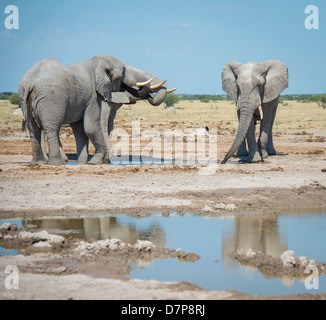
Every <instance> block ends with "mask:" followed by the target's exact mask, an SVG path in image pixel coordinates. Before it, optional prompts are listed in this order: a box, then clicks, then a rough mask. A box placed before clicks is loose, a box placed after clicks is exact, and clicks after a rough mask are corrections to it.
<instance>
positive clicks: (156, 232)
mask: <svg viewBox="0 0 326 320" xmlns="http://www.w3.org/2000/svg"><path fill="white" fill-rule="evenodd" d="M26 224H34V225H36V226H37V227H38V228H40V229H52V230H53V231H55V230H60V231H62V230H72V231H73V232H74V231H75V232H76V231H80V230H82V231H83V237H85V238H86V239H90V238H93V239H94V240H105V239H112V238H116V239H120V240H121V241H123V242H126V243H131V244H134V243H136V242H137V240H149V241H151V242H152V243H153V244H154V245H156V246H164V245H165V242H166V240H165V234H164V231H163V230H162V228H161V227H160V225H158V224H151V225H149V226H148V227H147V228H142V229H139V228H137V227H136V225H135V224H134V223H132V222H127V223H123V222H120V221H119V219H118V218H117V217H107V216H105V217H85V218H78V219H70V218H68V219H67V218H61V219H42V220H39V219H35V220H27V221H26Z"/></svg>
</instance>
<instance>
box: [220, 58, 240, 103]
mask: <svg viewBox="0 0 326 320" xmlns="http://www.w3.org/2000/svg"><path fill="white" fill-rule="evenodd" d="M241 65H242V64H241V63H238V62H233V61H232V62H229V63H227V64H226V65H225V67H224V69H223V71H222V88H223V90H224V91H225V92H226V93H227V94H228V95H229V96H230V97H231V99H232V100H233V101H235V102H237V100H238V87H237V84H236V80H237V78H238V75H237V69H238V68H239V67H240V66H241Z"/></svg>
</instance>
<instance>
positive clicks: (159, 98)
mask: <svg viewBox="0 0 326 320" xmlns="http://www.w3.org/2000/svg"><path fill="white" fill-rule="evenodd" d="M155 92H156V95H155V97H152V96H151V95H149V96H148V101H149V103H150V104H151V105H152V106H155V107H156V106H159V105H160V104H161V103H162V102H163V101H164V99H165V97H166V95H167V89H166V87H165V86H162V87H160V88H158V89H157V91H155Z"/></svg>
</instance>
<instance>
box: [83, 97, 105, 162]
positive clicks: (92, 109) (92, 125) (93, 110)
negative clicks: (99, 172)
mask: <svg viewBox="0 0 326 320" xmlns="http://www.w3.org/2000/svg"><path fill="white" fill-rule="evenodd" d="M100 105H101V101H100V100H99V99H98V100H97V101H93V102H91V104H90V105H89V106H88V107H87V108H86V110H85V114H84V129H85V133H86V135H87V136H88V138H89V139H90V140H91V141H92V143H93V144H94V146H95V155H94V157H93V158H92V159H91V160H90V161H89V162H88V163H89V164H101V163H103V162H104V158H105V155H106V153H107V145H106V142H105V139H104V134H103V132H102V127H101V122H100V115H101V110H100Z"/></svg>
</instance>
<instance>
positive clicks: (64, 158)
mask: <svg viewBox="0 0 326 320" xmlns="http://www.w3.org/2000/svg"><path fill="white" fill-rule="evenodd" d="M58 140H59V149H60V155H61V158H62V159H63V160H64V161H66V162H68V157H67V155H66V154H65V152H64V150H63V146H62V144H61V141H60V137H58Z"/></svg>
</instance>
